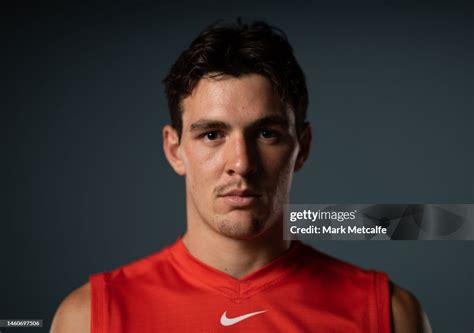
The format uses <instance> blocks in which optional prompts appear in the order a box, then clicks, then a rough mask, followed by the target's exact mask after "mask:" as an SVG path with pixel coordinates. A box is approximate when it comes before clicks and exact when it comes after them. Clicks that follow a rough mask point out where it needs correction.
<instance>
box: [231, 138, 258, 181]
mask: <svg viewBox="0 0 474 333" xmlns="http://www.w3.org/2000/svg"><path fill="white" fill-rule="evenodd" d="M226 148H227V149H226V161H227V163H226V172H227V173H228V174H229V175H231V176H232V175H234V174H237V175H239V176H242V177H246V176H248V175H250V174H253V173H255V172H256V171H257V168H258V158H257V155H258V153H257V147H256V145H255V142H251V140H248V139H247V138H246V137H245V136H244V135H236V136H235V137H234V138H233V139H232V140H229V142H228V147H226Z"/></svg>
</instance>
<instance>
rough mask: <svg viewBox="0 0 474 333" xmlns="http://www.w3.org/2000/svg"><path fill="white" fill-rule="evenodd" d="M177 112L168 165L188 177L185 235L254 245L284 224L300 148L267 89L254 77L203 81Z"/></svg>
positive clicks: (286, 113) (288, 118) (286, 114)
mask: <svg viewBox="0 0 474 333" xmlns="http://www.w3.org/2000/svg"><path fill="white" fill-rule="evenodd" d="M182 107H183V110H184V111H183V131H182V136H181V140H180V142H179V143H178V144H177V147H176V149H175V151H174V158H175V160H173V161H171V160H170V162H171V164H172V165H173V167H174V169H175V170H176V171H177V172H178V173H180V174H182V175H185V177H186V200H187V218H188V228H189V223H194V224H195V225H196V224H197V225H200V226H205V227H207V228H210V230H213V231H215V232H217V233H219V234H221V235H224V236H226V237H231V238H234V239H252V238H254V237H257V236H259V235H261V234H262V233H264V232H265V231H266V230H269V229H270V228H272V227H275V226H277V225H278V224H279V223H281V221H282V217H283V205H284V204H285V203H286V202H287V201H288V196H289V191H290V186H291V180H292V175H293V172H294V170H295V163H296V162H297V159H298V156H299V154H298V153H299V151H300V144H299V141H298V139H297V135H296V129H295V119H294V113H293V111H292V110H291V109H290V108H288V107H286V106H284V105H282V103H281V102H280V99H279V97H278V95H277V94H276V93H275V92H274V91H273V89H272V86H271V84H270V82H269V81H268V80H267V79H266V78H264V77H263V76H260V75H257V74H252V75H246V76H242V77H240V78H235V77H232V76H220V77H217V78H203V79H201V80H200V82H199V83H198V84H197V86H196V87H195V89H194V90H193V92H192V94H191V95H190V96H188V97H187V98H185V99H184V100H183V104H182ZM165 141H166V136H165ZM165 150H166V148H165ZM168 159H170V158H169V157H168Z"/></svg>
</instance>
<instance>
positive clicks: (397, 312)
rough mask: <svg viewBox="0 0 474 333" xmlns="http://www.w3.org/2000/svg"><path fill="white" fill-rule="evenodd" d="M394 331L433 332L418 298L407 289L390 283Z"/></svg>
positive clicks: (394, 332)
mask: <svg viewBox="0 0 474 333" xmlns="http://www.w3.org/2000/svg"><path fill="white" fill-rule="evenodd" d="M390 291H391V296H390V302H391V309H392V310H391V315H392V332H393V333H431V327H430V323H429V320H428V317H427V316H426V314H425V312H424V311H423V308H422V307H421V305H420V303H419V302H418V300H417V299H416V298H415V297H414V296H413V295H412V294H410V293H409V292H408V291H407V290H405V289H403V288H400V287H399V286H397V285H395V284H393V283H391V284H390Z"/></svg>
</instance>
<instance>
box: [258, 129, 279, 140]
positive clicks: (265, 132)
mask: <svg viewBox="0 0 474 333" xmlns="http://www.w3.org/2000/svg"><path fill="white" fill-rule="evenodd" d="M260 136H261V137H262V138H264V139H274V138H277V137H278V132H277V131H274V130H271V129H268V128H264V129H262V130H260Z"/></svg>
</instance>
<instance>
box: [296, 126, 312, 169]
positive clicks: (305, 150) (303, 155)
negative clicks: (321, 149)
mask: <svg viewBox="0 0 474 333" xmlns="http://www.w3.org/2000/svg"><path fill="white" fill-rule="evenodd" d="M311 139H312V133H311V125H310V123H305V124H304V126H303V130H302V131H301V134H300V136H299V138H298V141H299V144H300V151H299V152H298V156H297V157H296V162H295V168H294V170H295V171H298V170H299V169H301V168H302V167H303V165H304V162H306V160H307V159H308V157H309V151H310V148H311Z"/></svg>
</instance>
